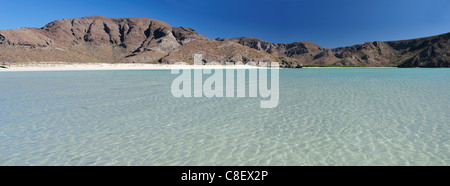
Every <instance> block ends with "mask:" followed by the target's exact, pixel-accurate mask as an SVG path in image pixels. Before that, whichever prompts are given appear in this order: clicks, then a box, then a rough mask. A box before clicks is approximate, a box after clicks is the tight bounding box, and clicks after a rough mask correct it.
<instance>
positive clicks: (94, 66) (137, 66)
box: [0, 62, 398, 72]
mask: <svg viewBox="0 0 450 186" xmlns="http://www.w3.org/2000/svg"><path fill="white" fill-rule="evenodd" d="M1 67H2V68H0V72H33V71H102V70H172V69H261V68H264V67H258V66H251V65H229V66H227V65H203V66H196V65H172V64H147V63H116V64H114V63H64V62H60V63H51V62H48V63H17V64H12V65H11V66H9V67H8V66H6V67H7V68H5V67H4V66H1ZM303 68H304V69H315V68H398V67H345V66H343V67H308V66H306V67H303ZM280 69H292V68H280Z"/></svg>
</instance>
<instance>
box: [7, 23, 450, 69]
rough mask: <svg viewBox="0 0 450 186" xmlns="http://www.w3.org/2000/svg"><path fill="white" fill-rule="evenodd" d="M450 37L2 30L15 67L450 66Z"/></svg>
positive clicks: (147, 27) (153, 26)
mask: <svg viewBox="0 0 450 186" xmlns="http://www.w3.org/2000/svg"><path fill="white" fill-rule="evenodd" d="M449 35H450V33H449V34H444V35H440V36H433V37H428V38H421V39H414V40H405V41H390V42H379V41H377V42H373V43H365V44H362V45H355V46H350V47H341V48H335V49H326V48H322V47H320V46H319V45H316V44H314V43H310V42H296V43H290V44H274V43H271V42H268V41H263V40H259V39H255V38H248V37H242V38H234V39H218V40H212V39H208V38H206V37H205V36H202V35H200V34H198V33H197V32H195V31H194V30H193V29H190V28H185V27H171V26H170V25H168V24H166V23H164V22H161V21H157V20H153V19H145V18H124V19H114V18H107V17H103V16H93V17H84V18H80V19H64V20H58V21H53V22H51V23H49V24H47V25H45V26H44V27H42V28H21V29H16V30H0V60H2V61H11V62H49V61H60V62H78V63H81V62H110V63H117V62H127V63H175V62H180V61H183V62H189V63H192V61H193V60H192V59H193V58H192V56H193V54H197V53H201V54H204V55H203V56H204V60H205V61H206V62H211V61H217V62H228V61H234V62H238V61H242V62H249V61H253V62H262V61H265V62H270V61H277V62H281V63H282V67H288V68H294V67H301V66H302V63H304V64H315V65H330V64H331V65H341V66H402V67H448V66H449V61H450V59H449V56H450V53H449V51H450V50H449V47H450V45H449V42H450V40H449Z"/></svg>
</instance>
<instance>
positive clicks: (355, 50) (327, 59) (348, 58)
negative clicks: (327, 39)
mask: <svg viewBox="0 0 450 186" xmlns="http://www.w3.org/2000/svg"><path fill="white" fill-rule="evenodd" d="M449 37H450V33H447V34H443V35H439V36H433V37H427V38H420V39H413V40H404V41H388V42H381V41H375V42H367V43H364V44H361V45H355V46H349V47H340V48H335V49H327V48H322V47H320V46H319V45H316V44H313V43H310V42H297V43H291V44H274V43H271V42H268V41H263V40H259V39H255V38H248V37H247V38H245V37H244V38H242V37H241V38H234V39H231V40H230V41H233V42H236V43H239V44H241V45H244V46H247V47H250V48H254V49H256V50H260V51H264V52H267V53H270V54H272V55H274V56H278V57H289V58H293V59H295V60H297V61H300V62H302V63H304V64H307V65H336V66H369V67H370V66H373V67H391V66H392V67H396V66H399V67H449V66H450V39H449Z"/></svg>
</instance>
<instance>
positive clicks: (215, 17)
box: [0, 0, 450, 48]
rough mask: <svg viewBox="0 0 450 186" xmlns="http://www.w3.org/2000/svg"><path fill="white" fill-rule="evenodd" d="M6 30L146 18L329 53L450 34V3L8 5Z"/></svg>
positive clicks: (13, 0)
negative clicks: (368, 43)
mask: <svg viewBox="0 0 450 186" xmlns="http://www.w3.org/2000/svg"><path fill="white" fill-rule="evenodd" d="M0 6H1V11H0V29H2V30H3V29H16V28H20V27H42V26H44V25H45V24H47V23H49V22H51V21H53V20H58V19H59V20H60V19H63V18H80V17H86V16H93V15H103V16H107V17H114V18H124V17H144V18H152V19H157V20H161V21H164V22H167V23H168V24H170V25H172V26H185V27H191V28H194V29H195V30H196V31H197V32H199V33H200V34H202V35H205V36H207V37H209V38H212V39H215V38H217V37H220V38H233V37H242V36H247V37H255V38H259V39H263V40H267V41H271V42H275V43H291V42H296V41H311V42H314V43H316V44H319V45H321V46H323V47H327V48H333V47H338V46H348V45H354V44H359V43H364V42H366V41H376V40H380V41H388V40H400V39H411V38H417V37H424V36H431V35H438V34H443V33H447V32H450V0H78V1H64V0H0Z"/></svg>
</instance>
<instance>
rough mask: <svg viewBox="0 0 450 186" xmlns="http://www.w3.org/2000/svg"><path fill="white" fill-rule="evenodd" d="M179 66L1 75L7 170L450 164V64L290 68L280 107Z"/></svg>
mask: <svg viewBox="0 0 450 186" xmlns="http://www.w3.org/2000/svg"><path fill="white" fill-rule="evenodd" d="M176 77H177V75H171V74H170V71H73V72H5V73H0V144H1V145H0V165H450V141H449V134H450V106H449V103H450V69H395V68H387V69H374V68H342V69H339V68H338V69H302V70H281V71H280V103H279V106H278V107H277V108H276V109H261V108H260V101H261V100H263V99H262V98H212V99H209V98H195V99H194V98H174V97H173V96H172V94H171V91H170V90H171V89H170V87H171V83H172V81H173V79H175V78H176Z"/></svg>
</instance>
